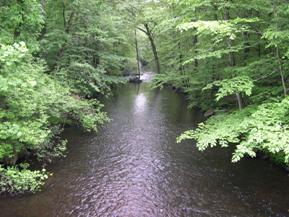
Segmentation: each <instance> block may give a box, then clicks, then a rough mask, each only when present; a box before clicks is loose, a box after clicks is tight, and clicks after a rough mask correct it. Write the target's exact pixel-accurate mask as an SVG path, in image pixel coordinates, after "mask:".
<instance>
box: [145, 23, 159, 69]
mask: <svg viewBox="0 0 289 217" xmlns="http://www.w3.org/2000/svg"><path fill="white" fill-rule="evenodd" d="M144 27H145V31H143V32H144V33H146V35H147V36H148V38H149V41H150V44H151V48H152V51H153V55H154V61H155V65H156V71H157V73H160V72H161V65H160V59H159V55H158V51H157V47H156V44H155V40H154V37H153V34H152V32H151V30H150V28H149V26H148V24H147V23H145V24H144Z"/></svg>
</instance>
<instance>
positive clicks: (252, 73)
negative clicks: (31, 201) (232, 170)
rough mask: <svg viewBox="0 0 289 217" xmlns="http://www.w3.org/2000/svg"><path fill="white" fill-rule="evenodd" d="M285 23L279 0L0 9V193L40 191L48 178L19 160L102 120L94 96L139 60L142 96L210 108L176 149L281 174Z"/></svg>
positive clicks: (60, 146) (38, 0)
mask: <svg viewBox="0 0 289 217" xmlns="http://www.w3.org/2000/svg"><path fill="white" fill-rule="evenodd" d="M288 15H289V6H288V3H287V2H286V1H285V0H251V1H249V0H238V1H237V0H161V1H153V0H151V1H141V0H124V1H118V0H114V1H94V0H77V1H76V0H71V1H69V0H25V1H24V0H2V1H1V2H0V28H1V31H0V121H1V122H0V142H1V143H0V162H1V163H0V170H1V171H0V185H1V190H0V191H1V192H10V193H19V192H27V191H28V192H35V191H37V190H39V189H40V187H41V186H42V185H43V183H44V181H45V179H47V178H48V175H47V174H48V173H47V172H46V171H42V170H41V169H40V170H35V171H32V170H30V169H29V165H28V164H27V163H26V162H27V160H26V159H28V157H29V156H30V157H34V158H37V159H38V160H40V161H51V160H52V159H53V158H56V157H61V156H64V155H65V151H66V141H62V140H61V139H59V135H60V133H61V132H62V130H63V127H64V126H65V125H77V126H80V127H81V128H82V129H83V130H86V131H96V130H97V128H98V126H100V125H102V124H103V123H105V122H106V121H108V117H107V115H106V114H105V112H103V111H102V107H103V105H101V103H100V102H99V100H98V99H99V97H100V96H108V95H110V93H111V88H112V87H113V86H115V85H117V84H120V83H123V82H124V79H121V78H120V77H121V76H122V75H123V74H128V73H130V72H133V71H138V74H139V73H140V70H141V68H140V64H139V63H142V64H143V65H145V64H147V65H148V66H150V67H154V71H155V72H156V73H157V75H156V77H155V80H154V82H153V83H152V87H154V88H158V87H162V86H164V85H171V86H173V87H174V88H176V89H178V90H182V91H183V92H184V93H185V94H186V96H187V98H188V101H189V102H190V107H199V108H202V109H203V110H204V111H206V110H211V111H212V110H213V111H214V112H213V113H215V115H214V116H212V117H210V118H209V119H208V120H207V121H205V122H204V123H201V124H200V125H199V127H198V128H197V129H195V130H189V131H187V132H185V133H183V134H182V135H181V136H180V137H179V138H178V141H179V142H180V141H182V140H184V139H195V140H196V141H197V147H198V148H199V149H200V150H205V149H207V148H208V147H213V146H217V145H219V146H221V147H228V146H230V145H233V146H234V147H235V151H234V153H233V159H232V160H233V162H237V161H239V160H240V159H242V158H243V157H245V156H250V157H255V156H256V153H257V152H263V153H266V154H267V155H269V156H271V157H272V158H273V159H274V160H276V161H278V162H279V163H281V164H284V165H287V164H288V161H289V137H288V136H287V133H288V131H289V118H288V113H289V109H288V108H289V106H288V104H289V98H288V97H287V95H288V88H287V80H288V76H289V73H288V71H289V50H288V43H289V31H288V29H289V24H288V20H287V17H288ZM23 162H24V164H23Z"/></svg>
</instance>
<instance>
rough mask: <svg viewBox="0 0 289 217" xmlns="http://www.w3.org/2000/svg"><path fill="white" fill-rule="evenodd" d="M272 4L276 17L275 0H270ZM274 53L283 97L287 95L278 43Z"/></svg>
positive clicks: (275, 16)
mask: <svg viewBox="0 0 289 217" xmlns="http://www.w3.org/2000/svg"><path fill="white" fill-rule="evenodd" d="M272 6H273V16H274V18H277V17H278V14H277V11H276V6H277V5H276V0H272ZM275 22H276V29H277V30H279V26H278V22H277V21H276V20H275ZM275 53H276V58H277V62H278V71H279V74H280V77H281V83H282V88H283V94H284V97H287V87H286V81H285V76H284V71H283V63H282V59H281V55H280V49H279V47H278V45H276V49H275Z"/></svg>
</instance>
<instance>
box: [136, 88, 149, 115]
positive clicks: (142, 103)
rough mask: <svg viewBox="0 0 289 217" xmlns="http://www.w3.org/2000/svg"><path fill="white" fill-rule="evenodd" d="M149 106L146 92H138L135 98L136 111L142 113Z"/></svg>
mask: <svg viewBox="0 0 289 217" xmlns="http://www.w3.org/2000/svg"><path fill="white" fill-rule="evenodd" d="M146 107H147V98H146V96H145V94H144V93H138V94H137V95H136V97H135V100H134V112H135V113H142V112H144V111H145V109H146Z"/></svg>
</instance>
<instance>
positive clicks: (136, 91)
mask: <svg viewBox="0 0 289 217" xmlns="http://www.w3.org/2000/svg"><path fill="white" fill-rule="evenodd" d="M105 104H106V110H107V112H108V114H109V115H110V117H111V118H112V121H111V122H110V123H108V124H107V125H106V126H104V127H103V128H102V129H101V130H100V132H99V133H98V134H97V135H92V134H85V133H82V132H80V131H79V130H78V129H74V128H71V129H67V130H66V131H65V135H64V136H65V137H66V138H68V140H69V154H68V157H67V158H65V159H61V160H59V161H57V162H55V163H54V164H52V165H50V168H49V169H50V170H51V171H52V172H53V173H54V175H53V177H51V178H50V179H49V180H48V182H47V184H46V186H45V188H44V190H43V192H40V193H37V194H35V195H24V196H20V197H14V198H9V197H8V198H1V200H0V210H1V212H0V216H1V217H2V216H3V217H54V216H59V217H66V216H79V217H82V216H85V217H93V216H101V217H105V216H121V217H130V216H132V217H142V216H148V217H152V216H164V217H174V216H176V217H179V216H201V217H206V216H220V217H226V216H244V217H248V216H254V217H255V216H260V217H261V216H280V217H281V216H289V215H288V209H289V197H288V195H289V178H288V176H287V175H286V174H285V173H284V172H282V171H281V170H279V169H278V168H276V167H274V166H272V165H271V164H269V163H268V162H265V161H262V160H259V159H255V160H244V161H242V162H240V163H238V164H231V163H230V158H231V153H230V151H229V150H221V149H214V150H209V151H206V152H204V153H200V152H198V151H197V150H196V148H195V146H194V144H193V142H185V143H183V144H176V143H175V138H176V136H177V135H179V134H180V133H181V132H182V131H184V130H186V129H190V128H192V127H196V125H197V124H198V123H199V122H200V121H201V120H202V116H201V114H200V112H198V111H188V110H187V103H186V102H185V99H184V97H183V96H181V95H178V94H176V93H174V92H173V91H171V90H170V89H166V88H165V89H163V90H150V88H149V87H148V84H146V83H144V84H141V85H140V86H137V85H134V84H128V85H125V86H122V87H119V88H118V89H117V91H116V93H115V95H114V96H113V97H111V98H110V99H109V100H107V101H106V102H105Z"/></svg>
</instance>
